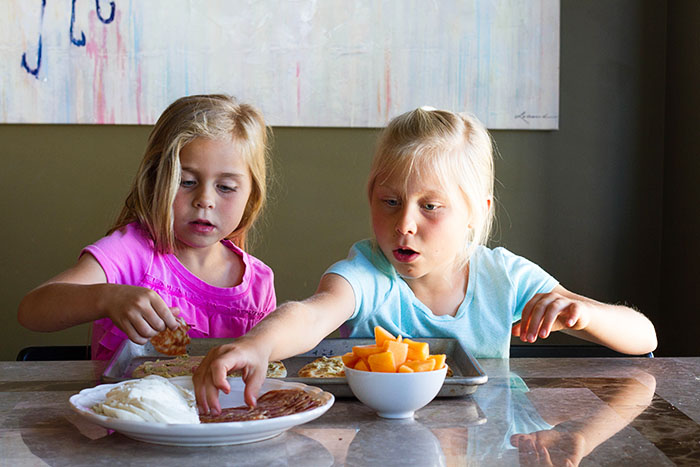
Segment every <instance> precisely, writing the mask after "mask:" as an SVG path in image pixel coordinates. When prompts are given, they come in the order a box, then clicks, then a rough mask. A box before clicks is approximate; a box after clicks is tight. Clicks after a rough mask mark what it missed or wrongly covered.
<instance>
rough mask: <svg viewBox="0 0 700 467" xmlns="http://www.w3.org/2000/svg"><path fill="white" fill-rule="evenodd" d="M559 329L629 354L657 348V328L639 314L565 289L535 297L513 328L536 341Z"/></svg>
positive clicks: (526, 337)
mask: <svg viewBox="0 0 700 467" xmlns="http://www.w3.org/2000/svg"><path fill="white" fill-rule="evenodd" d="M559 330H561V331H563V332H565V333H567V334H570V335H573V336H576V337H580V338H581V339H585V340H587V341H590V342H595V343H598V344H601V345H604V346H606V347H609V348H611V349H613V350H615V351H618V352H621V353H626V354H630V355H642V354H646V353H649V352H652V351H653V350H654V349H656V345H657V340H656V330H655V329H654V325H653V324H652V323H651V321H649V319H648V318H647V317H646V316H644V315H643V314H641V313H640V312H638V311H636V310H633V309H632V308H629V307H626V306H622V305H609V304H606V303H601V302H598V301H595V300H592V299H590V298H586V297H584V296H582V295H578V294H575V293H573V292H570V291H568V290H566V289H565V288H564V287H562V286H557V287H555V289H554V290H553V291H552V292H550V293H546V294H537V295H535V297H533V298H532V299H531V300H530V301H529V302H528V303H527V304H526V305H525V307H524V308H523V317H522V320H521V321H520V322H519V323H516V324H515V325H514V326H513V335H514V336H520V340H522V341H524V342H535V340H537V338H538V337H540V338H547V337H549V334H550V333H551V332H552V331H559Z"/></svg>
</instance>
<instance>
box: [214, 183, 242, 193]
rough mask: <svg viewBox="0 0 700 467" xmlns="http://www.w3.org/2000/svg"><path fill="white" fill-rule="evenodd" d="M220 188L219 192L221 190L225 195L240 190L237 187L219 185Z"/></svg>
mask: <svg viewBox="0 0 700 467" xmlns="http://www.w3.org/2000/svg"><path fill="white" fill-rule="evenodd" d="M218 188H219V190H221V191H222V192H223V193H230V192H232V191H237V190H238V188H237V187H232V186H228V185H219V186H218Z"/></svg>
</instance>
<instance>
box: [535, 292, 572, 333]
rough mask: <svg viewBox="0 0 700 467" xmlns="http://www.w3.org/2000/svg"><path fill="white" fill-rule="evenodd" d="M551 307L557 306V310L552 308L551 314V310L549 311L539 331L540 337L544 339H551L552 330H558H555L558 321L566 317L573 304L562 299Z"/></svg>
mask: <svg viewBox="0 0 700 467" xmlns="http://www.w3.org/2000/svg"><path fill="white" fill-rule="evenodd" d="M551 306H552V307H553V306H557V308H556V309H555V308H552V309H551V312H550V310H548V311H547V313H546V314H545V316H544V318H543V319H542V325H541V326H540V330H539V335H540V337H542V338H547V337H549V334H550V333H551V332H552V330H555V331H556V330H557V329H556V328H555V325H556V322H557V319H558V318H560V317H562V316H564V315H566V313H567V312H568V309H569V308H570V307H571V303H569V302H568V301H566V300H563V299H562V300H557V301H556V302H554V303H553V304H552V305H551Z"/></svg>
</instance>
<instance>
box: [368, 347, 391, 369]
mask: <svg viewBox="0 0 700 467" xmlns="http://www.w3.org/2000/svg"><path fill="white" fill-rule="evenodd" d="M367 360H368V361H369V368H370V370H372V371H379V372H382V373H396V364H395V363H394V354H393V353H392V352H381V353H375V354H372V355H370V356H369V357H367Z"/></svg>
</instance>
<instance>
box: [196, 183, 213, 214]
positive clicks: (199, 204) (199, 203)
mask: <svg viewBox="0 0 700 467" xmlns="http://www.w3.org/2000/svg"><path fill="white" fill-rule="evenodd" d="M192 204H193V206H194V207H196V208H200V209H211V208H213V207H214V195H213V193H212V191H211V190H210V189H208V188H207V187H206V186H202V187H201V188H200V189H199V190H197V192H196V193H195V196H194V199H193V200H192Z"/></svg>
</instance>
